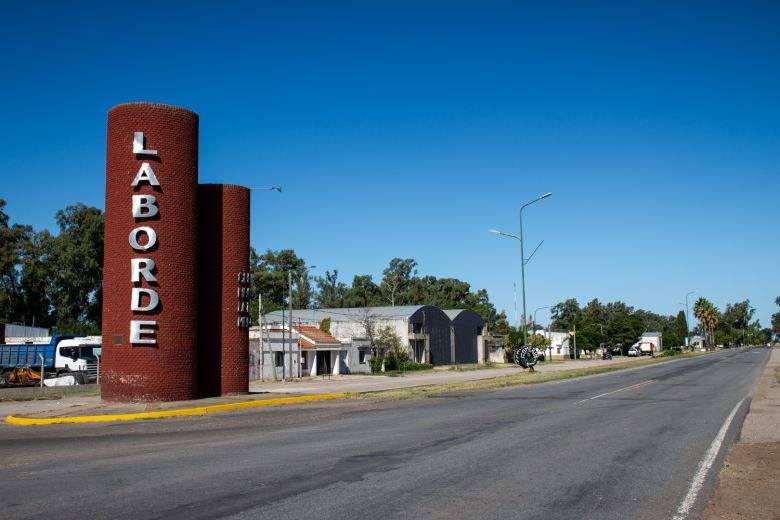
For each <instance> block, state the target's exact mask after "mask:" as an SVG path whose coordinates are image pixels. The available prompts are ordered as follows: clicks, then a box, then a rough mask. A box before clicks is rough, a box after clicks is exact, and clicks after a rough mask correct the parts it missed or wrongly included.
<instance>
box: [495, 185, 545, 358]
mask: <svg viewBox="0 0 780 520" xmlns="http://www.w3.org/2000/svg"><path fill="white" fill-rule="evenodd" d="M550 195H552V192H549V191H548V192H547V193H545V194H543V195H541V196H539V197H537V198H535V199H534V200H532V201H530V202H526V203H525V204H523V205H522V206H520V236H519V237H516V236H515V235H510V234H509V233H502V232H501V231H496V230H495V229H491V230H490V232H491V233H495V234H497V235H504V236H507V237H511V238H514V239H517V240H519V241H520V285H521V287H522V293H523V320H522V325H523V346H524V347H525V346H527V345H528V328H527V326H526V325H527V323H528V321H527V320H528V317H527V316H526V310H525V262H526V260H525V253H524V252H523V210H524V209H525V208H526V207H527V206H530V205H531V204H533V203H534V202H539V201H540V200H542V199H546V198H547V197H549V196H550Z"/></svg>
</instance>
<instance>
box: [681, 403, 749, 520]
mask: <svg viewBox="0 0 780 520" xmlns="http://www.w3.org/2000/svg"><path fill="white" fill-rule="evenodd" d="M743 402H745V399H744V398H743V399H742V400H741V401H740V402H738V403H737V405H736V406H735V407H734V409H733V410H731V413H730V414H729V416H728V417H727V418H726V422H724V423H723V426H721V427H720V431H719V432H718V434H717V435H716V436H715V439H713V441H712V444H711V445H710V449H709V450H707V453H706V454H705V455H704V458H703V459H702V461H701V462H700V463H699V468H698V469H697V470H696V475H695V476H694V477H693V480H692V481H691V487H690V489H688V494H687V495H685V498H684V499H683V501H682V502H681V503H680V507H678V508H677V514H676V515H674V518H673V520H683V519H685V518H687V517H688V514H689V513H690V512H691V508H692V507H693V504H694V503H695V502H696V497H697V496H698V495H699V491H701V488H702V486H703V485H704V479H705V477H706V476H707V472H709V470H710V468H711V467H712V465H713V464H714V463H715V458H716V457H717V456H718V452H720V448H721V446H722V445H723V439H725V438H726V432H727V431H728V429H729V426H731V422H732V421H733V420H734V416H735V415H736V414H737V410H738V409H739V407H740V406H742V403H743Z"/></svg>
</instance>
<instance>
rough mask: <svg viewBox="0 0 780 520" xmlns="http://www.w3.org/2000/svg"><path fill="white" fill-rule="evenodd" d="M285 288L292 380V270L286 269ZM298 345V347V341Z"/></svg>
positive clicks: (299, 360) (299, 361)
mask: <svg viewBox="0 0 780 520" xmlns="http://www.w3.org/2000/svg"><path fill="white" fill-rule="evenodd" d="M287 289H288V296H287V304H288V306H289V309H290V381H292V379H293V377H295V376H294V375H293V370H292V333H293V330H292V324H293V311H292V307H293V306H292V271H287ZM298 346H299V348H300V341H299V342H298ZM300 355H301V351H300V350H298V356H299V357H298V370H299V371H300V367H301V359H300ZM299 377H300V375H299Z"/></svg>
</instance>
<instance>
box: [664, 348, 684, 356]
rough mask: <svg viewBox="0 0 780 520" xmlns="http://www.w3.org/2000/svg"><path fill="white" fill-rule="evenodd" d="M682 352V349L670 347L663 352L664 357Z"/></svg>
mask: <svg viewBox="0 0 780 520" xmlns="http://www.w3.org/2000/svg"><path fill="white" fill-rule="evenodd" d="M680 354H682V350H677V349H676V348H670V349H666V350H664V353H663V354H661V355H662V356H663V357H672V356H679V355H680Z"/></svg>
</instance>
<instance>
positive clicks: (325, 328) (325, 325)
mask: <svg viewBox="0 0 780 520" xmlns="http://www.w3.org/2000/svg"><path fill="white" fill-rule="evenodd" d="M330 324H331V319H330V317H327V318H323V320H322V321H321V322H320V330H321V331H322V332H325V333H326V334H330Z"/></svg>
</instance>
